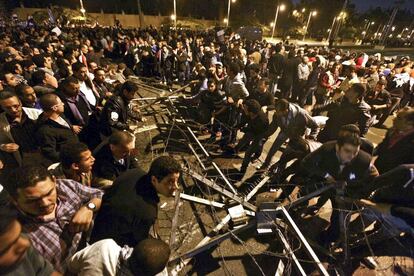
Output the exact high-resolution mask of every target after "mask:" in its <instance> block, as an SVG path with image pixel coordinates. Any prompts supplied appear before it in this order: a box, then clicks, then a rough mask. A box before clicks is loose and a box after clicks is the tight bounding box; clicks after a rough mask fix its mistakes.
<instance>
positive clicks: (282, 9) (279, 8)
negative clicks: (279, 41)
mask: <svg viewBox="0 0 414 276" xmlns="http://www.w3.org/2000/svg"><path fill="white" fill-rule="evenodd" d="M285 9H286V6H285V5H284V4H281V5H277V8H276V14H275V21H274V22H273V30H272V38H273V36H274V35H275V29H276V23H277V17H278V15H279V11H284V10H285Z"/></svg>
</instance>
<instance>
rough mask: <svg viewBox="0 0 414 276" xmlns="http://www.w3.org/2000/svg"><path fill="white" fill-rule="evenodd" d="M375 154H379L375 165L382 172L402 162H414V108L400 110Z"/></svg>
mask: <svg viewBox="0 0 414 276" xmlns="http://www.w3.org/2000/svg"><path fill="white" fill-rule="evenodd" d="M375 155H378V158H377V160H376V161H375V166H377V168H378V170H379V171H380V173H381V174H382V173H385V172H387V171H389V170H392V169H394V168H396V167H397V166H399V165H402V164H414V108H409V107H406V108H404V109H402V110H401V111H400V112H398V114H397V117H396V118H395V119H394V124H393V127H392V128H391V129H390V130H389V131H388V132H387V134H386V136H385V138H384V140H383V141H382V143H381V144H379V145H378V147H377V148H376V151H375Z"/></svg>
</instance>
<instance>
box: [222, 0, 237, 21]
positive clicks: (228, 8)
mask: <svg viewBox="0 0 414 276" xmlns="http://www.w3.org/2000/svg"><path fill="white" fill-rule="evenodd" d="M231 3H236V0H229V5H228V7H227V18H225V19H224V21H225V23H226V27H229V24H230V9H231ZM226 19H227V20H226Z"/></svg>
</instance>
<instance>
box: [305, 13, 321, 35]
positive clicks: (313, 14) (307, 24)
mask: <svg viewBox="0 0 414 276" xmlns="http://www.w3.org/2000/svg"><path fill="white" fill-rule="evenodd" d="M317 14H318V12H317V11H311V12H310V13H309V17H308V23H306V28H305V31H304V33H303V41H305V37H306V33H307V32H308V28H309V23H310V20H311V17H312V16H316V15H317Z"/></svg>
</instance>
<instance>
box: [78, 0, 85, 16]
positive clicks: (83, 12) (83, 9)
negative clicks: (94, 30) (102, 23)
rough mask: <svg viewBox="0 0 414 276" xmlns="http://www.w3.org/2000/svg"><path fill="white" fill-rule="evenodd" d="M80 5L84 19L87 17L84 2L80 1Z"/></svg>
mask: <svg viewBox="0 0 414 276" xmlns="http://www.w3.org/2000/svg"><path fill="white" fill-rule="evenodd" d="M79 3H80V12H81V13H82V15H83V17H85V13H86V10H85V8H84V7H83V0H79Z"/></svg>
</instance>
